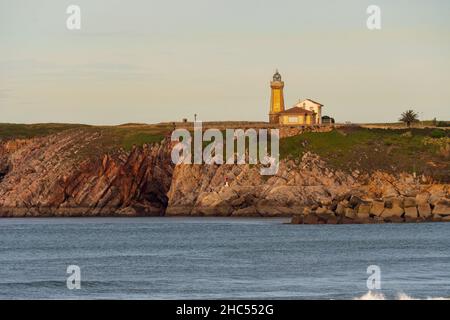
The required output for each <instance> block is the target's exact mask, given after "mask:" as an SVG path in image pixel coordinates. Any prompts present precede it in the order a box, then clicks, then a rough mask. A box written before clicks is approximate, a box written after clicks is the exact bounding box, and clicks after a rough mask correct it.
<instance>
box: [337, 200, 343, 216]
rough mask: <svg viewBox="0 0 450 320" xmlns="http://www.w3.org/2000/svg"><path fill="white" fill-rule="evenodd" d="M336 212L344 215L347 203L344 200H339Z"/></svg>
mask: <svg viewBox="0 0 450 320" xmlns="http://www.w3.org/2000/svg"><path fill="white" fill-rule="evenodd" d="M336 214H337V215H343V214H345V205H344V204H343V203H342V202H339V203H338V205H337V207H336Z"/></svg>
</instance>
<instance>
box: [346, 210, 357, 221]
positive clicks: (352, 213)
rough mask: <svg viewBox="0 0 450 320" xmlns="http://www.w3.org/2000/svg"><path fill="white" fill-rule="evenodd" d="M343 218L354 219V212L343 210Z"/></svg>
mask: <svg viewBox="0 0 450 320" xmlns="http://www.w3.org/2000/svg"><path fill="white" fill-rule="evenodd" d="M344 216H345V218H347V219H355V218H356V211H355V210H354V209H352V208H345V210H344Z"/></svg>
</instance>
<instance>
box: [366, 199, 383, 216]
mask: <svg viewBox="0 0 450 320" xmlns="http://www.w3.org/2000/svg"><path fill="white" fill-rule="evenodd" d="M383 211H384V201H374V202H372V206H371V208H370V211H369V213H370V214H372V215H374V216H377V217H379V216H381V214H382V213H383Z"/></svg>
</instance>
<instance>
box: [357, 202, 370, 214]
mask: <svg viewBox="0 0 450 320" xmlns="http://www.w3.org/2000/svg"><path fill="white" fill-rule="evenodd" d="M371 207H372V205H371V204H370V203H361V204H360V205H359V206H358V215H360V214H363V215H367V216H369V213H370V208H371Z"/></svg>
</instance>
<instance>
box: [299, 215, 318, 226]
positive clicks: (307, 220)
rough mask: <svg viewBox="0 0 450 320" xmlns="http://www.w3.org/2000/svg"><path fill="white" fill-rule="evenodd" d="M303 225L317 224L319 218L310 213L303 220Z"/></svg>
mask: <svg viewBox="0 0 450 320" xmlns="http://www.w3.org/2000/svg"><path fill="white" fill-rule="evenodd" d="M303 223H304V224H318V223H319V217H318V216H316V215H315V214H314V213H310V214H308V215H307V216H305V218H304V219H303Z"/></svg>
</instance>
